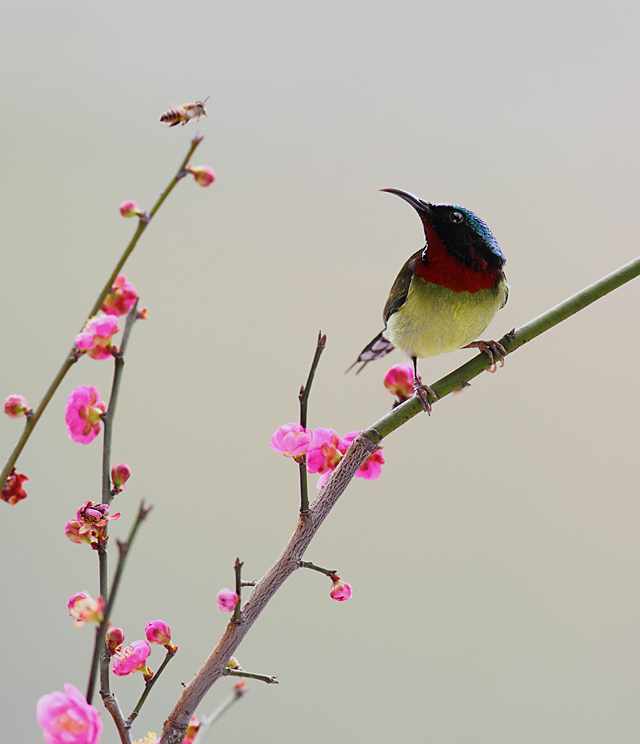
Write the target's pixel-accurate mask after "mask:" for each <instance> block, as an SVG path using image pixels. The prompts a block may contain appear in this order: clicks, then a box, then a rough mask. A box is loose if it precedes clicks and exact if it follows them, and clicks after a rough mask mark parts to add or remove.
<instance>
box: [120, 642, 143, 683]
mask: <svg viewBox="0 0 640 744" xmlns="http://www.w3.org/2000/svg"><path fill="white" fill-rule="evenodd" d="M150 653H151V646H150V645H149V643H148V641H134V642H133V643H132V644H131V645H130V646H127V647H126V648H123V649H122V651H118V652H117V653H116V654H115V655H114V657H113V673H114V674H116V675H117V676H118V677H126V676H127V675H128V674H133V673H134V672H142V673H143V674H144V675H145V676H147V677H148V676H149V675H150V674H151V672H150V671H149V670H148V669H147V664H146V661H147V658H148V656H149V654H150Z"/></svg>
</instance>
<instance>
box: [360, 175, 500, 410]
mask: <svg viewBox="0 0 640 744" xmlns="http://www.w3.org/2000/svg"><path fill="white" fill-rule="evenodd" d="M382 191H388V192H389V193H390V194H396V195H397V196H399V197H400V198H401V199H404V200H405V201H406V202H408V203H409V204H411V206H412V207H413V208H414V209H415V210H416V212H417V213H418V216H419V217H420V219H421V220H422V224H423V226H424V233H425V237H426V244H425V246H424V248H422V249H421V250H419V251H417V253H414V254H413V255H412V256H411V257H410V258H409V260H408V261H407V262H406V263H405V265H404V266H403V267H402V268H401V269H400V273H399V274H398V276H397V277H396V280H395V282H394V283H393V286H392V287H391V291H390V292H389V297H388V299H387V302H386V304H385V306H384V312H383V315H382V317H383V319H384V323H385V327H384V330H383V331H382V332H381V333H379V334H378V335H377V336H376V337H375V338H374V339H373V341H372V342H371V343H370V344H369V345H368V346H366V347H365V348H364V349H363V350H362V352H361V354H360V356H359V357H358V359H357V360H356V362H354V364H352V365H351V367H350V368H349V369H351V368H352V367H354V366H355V365H356V364H357V363H358V362H362V363H363V364H362V367H360V369H359V370H358V372H360V371H361V370H362V369H363V368H364V367H365V366H366V364H367V363H368V362H372V361H373V360H374V359H380V358H381V357H383V356H385V355H386V354H388V353H389V352H390V351H391V350H392V349H393V348H394V346H397V347H398V348H399V349H401V350H402V351H404V352H406V353H407V354H408V355H409V356H410V357H411V361H412V362H413V388H414V390H415V393H416V395H417V396H418V398H419V399H420V401H421V403H422V406H423V408H424V410H425V411H426V412H427V413H431V404H430V403H429V399H428V394H429V395H431V396H432V397H433V398H434V399H435V400H437V396H436V394H435V393H434V392H433V390H431V388H430V387H428V386H426V385H423V384H422V383H421V382H420V379H419V378H418V359H423V358H424V357H428V356H435V355H436V354H442V353H444V352H446V351H455V350H456V349H471V348H476V349H480V351H483V352H485V353H486V354H488V356H489V359H490V360H491V363H492V365H494V355H495V357H496V358H497V359H499V360H500V362H501V363H502V364H504V355H505V354H506V352H505V350H504V348H503V347H502V345H501V344H499V343H497V342H496V341H474V340H473V339H475V338H477V337H478V336H479V335H480V334H481V333H482V332H483V331H484V330H485V328H486V327H487V326H488V325H489V323H490V322H491V320H492V319H493V316H494V315H495V314H496V313H497V312H498V310H500V308H502V307H504V306H505V304H506V302H507V297H508V294H509V287H508V285H507V280H506V277H505V275H504V268H503V267H504V264H505V262H506V259H505V257H504V255H503V253H502V251H501V250H500V246H499V245H498V243H497V241H496V239H495V238H494V237H493V234H492V232H491V230H489V228H488V227H487V225H485V223H484V222H483V221H482V220H481V219H480V218H479V217H478V216H477V215H475V214H474V213H473V212H471V211H470V210H468V209H465V208H464V207H456V206H454V205H452V204H430V203H429V202H425V201H422V199H418V197H417V196H413V194H409V193H408V192H407V191H401V190H400V189H382ZM347 371H348V370H347Z"/></svg>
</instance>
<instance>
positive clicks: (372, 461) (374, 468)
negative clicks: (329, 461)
mask: <svg viewBox="0 0 640 744" xmlns="http://www.w3.org/2000/svg"><path fill="white" fill-rule="evenodd" d="M361 433H362V432H361V431H350V432H349V433H348V434H345V435H344V437H343V439H342V442H341V443H340V452H342V454H343V455H344V453H345V452H346V451H347V450H348V449H349V446H350V445H351V442H353V440H354V439H355V438H356V437H357V436H358V435H359V434H361ZM383 465H384V457H383V456H382V447H379V448H378V449H377V450H376V451H375V452H374V453H373V454H371V455H369V457H367V459H366V460H365V461H364V462H363V463H362V465H361V466H360V467H359V468H358V470H357V472H356V478H364V479H365V480H375V479H376V478H379V477H380V475H381V473H382V466H383Z"/></svg>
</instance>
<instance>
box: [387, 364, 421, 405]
mask: <svg viewBox="0 0 640 744" xmlns="http://www.w3.org/2000/svg"><path fill="white" fill-rule="evenodd" d="M418 377H419V378H420V379H422V375H421V374H420V373H419V372H418ZM384 386H385V387H386V388H387V390H388V391H389V392H390V393H391V395H395V396H396V398H397V399H398V400H399V401H400V402H401V403H402V402H403V401H405V400H409V398H411V397H412V396H413V394H414V392H415V391H414V389H413V367H412V366H411V365H410V364H396V366H395V367H391V369H390V370H389V371H388V372H387V374H386V375H385V376H384Z"/></svg>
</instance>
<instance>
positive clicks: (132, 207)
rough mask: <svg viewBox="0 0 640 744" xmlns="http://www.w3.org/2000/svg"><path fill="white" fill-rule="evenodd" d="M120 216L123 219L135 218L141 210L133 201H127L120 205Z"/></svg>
mask: <svg viewBox="0 0 640 744" xmlns="http://www.w3.org/2000/svg"><path fill="white" fill-rule="evenodd" d="M120 214H121V215H122V216H123V217H137V216H138V215H139V214H142V210H141V209H140V207H139V206H138V205H137V204H136V203H135V202H134V201H131V199H127V200H126V201H123V202H122V204H121V205H120Z"/></svg>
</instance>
